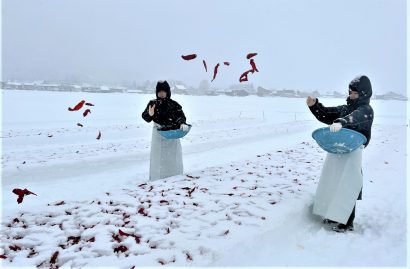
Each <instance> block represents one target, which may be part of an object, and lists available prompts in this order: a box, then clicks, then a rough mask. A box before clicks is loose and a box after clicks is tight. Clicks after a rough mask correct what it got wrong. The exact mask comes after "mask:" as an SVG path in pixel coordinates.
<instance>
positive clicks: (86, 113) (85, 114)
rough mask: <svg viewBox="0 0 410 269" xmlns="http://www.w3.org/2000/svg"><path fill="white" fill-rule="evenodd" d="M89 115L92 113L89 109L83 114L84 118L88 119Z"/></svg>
mask: <svg viewBox="0 0 410 269" xmlns="http://www.w3.org/2000/svg"><path fill="white" fill-rule="evenodd" d="M88 113H91V110H90V109H88V108H87V109H86V110H85V111H84V112H83V116H84V117H86V116H87V115H88Z"/></svg>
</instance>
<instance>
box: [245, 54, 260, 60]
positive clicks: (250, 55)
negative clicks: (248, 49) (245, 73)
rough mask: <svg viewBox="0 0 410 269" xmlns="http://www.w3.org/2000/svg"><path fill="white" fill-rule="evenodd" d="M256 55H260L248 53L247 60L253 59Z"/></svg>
mask: <svg viewBox="0 0 410 269" xmlns="http://www.w3.org/2000/svg"><path fill="white" fill-rule="evenodd" d="M256 55H258V54H257V53H248V55H246V59H248V60H249V59H250V58H252V57H255V56H256Z"/></svg>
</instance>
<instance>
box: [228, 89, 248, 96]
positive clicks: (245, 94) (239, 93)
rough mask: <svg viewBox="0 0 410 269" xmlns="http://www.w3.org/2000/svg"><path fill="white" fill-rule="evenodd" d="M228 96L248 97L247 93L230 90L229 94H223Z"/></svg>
mask: <svg viewBox="0 0 410 269" xmlns="http://www.w3.org/2000/svg"><path fill="white" fill-rule="evenodd" d="M225 94H226V95H228V96H248V95H249V92H247V91H246V90H232V91H230V92H225Z"/></svg>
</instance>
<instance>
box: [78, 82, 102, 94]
mask: <svg viewBox="0 0 410 269" xmlns="http://www.w3.org/2000/svg"><path fill="white" fill-rule="evenodd" d="M81 91H83V92H100V91H101V87H96V86H90V85H88V84H84V85H83V86H82V87H81Z"/></svg>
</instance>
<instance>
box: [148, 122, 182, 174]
mask: <svg viewBox="0 0 410 269" xmlns="http://www.w3.org/2000/svg"><path fill="white" fill-rule="evenodd" d="M157 127H160V125H158V124H156V123H154V127H153V129H152V141H151V155H150V169H149V179H150V180H156V179H161V178H166V177H171V176H175V175H181V174H182V173H183V170H184V168H183V163H182V148H181V141H180V140H179V139H166V138H164V137H162V136H161V135H160V134H159V133H158V130H157Z"/></svg>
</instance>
